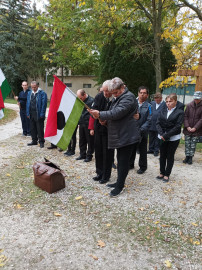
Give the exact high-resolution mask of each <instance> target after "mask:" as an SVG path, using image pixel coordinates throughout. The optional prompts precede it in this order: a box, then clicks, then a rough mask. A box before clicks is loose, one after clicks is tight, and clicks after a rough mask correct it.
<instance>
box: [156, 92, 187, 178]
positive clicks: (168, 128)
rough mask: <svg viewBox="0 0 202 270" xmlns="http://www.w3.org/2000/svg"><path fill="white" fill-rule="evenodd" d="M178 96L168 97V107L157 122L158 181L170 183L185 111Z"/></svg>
mask: <svg viewBox="0 0 202 270" xmlns="http://www.w3.org/2000/svg"><path fill="white" fill-rule="evenodd" d="M176 105H177V96H176V95H172V94H171V95H169V96H167V97H166V106H165V108H163V110H162V111H161V112H160V114H159V117H158V119H157V122H156V128H157V131H158V138H159V139H160V175H159V176H157V179H160V180H163V182H168V181H169V176H170V174H171V171H172V168H173V164H174V155H175V152H176V150H177V147H178V145H179V142H180V138H181V126H182V123H183V120H184V111H183V110H181V109H179V108H178V107H177V106H176Z"/></svg>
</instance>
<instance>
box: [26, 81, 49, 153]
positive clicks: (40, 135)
mask: <svg viewBox="0 0 202 270" xmlns="http://www.w3.org/2000/svg"><path fill="white" fill-rule="evenodd" d="M31 88H32V91H29V92H28V95H27V106H26V114H27V117H28V118H29V119H30V131H31V137H32V142H31V143H28V144H27V145H28V146H32V145H37V143H38V140H39V143H40V147H41V148H43V147H44V142H45V140H44V120H45V114H46V107H47V94H46V93H45V92H44V91H43V90H39V89H38V84H37V82H35V81H32V82H31Z"/></svg>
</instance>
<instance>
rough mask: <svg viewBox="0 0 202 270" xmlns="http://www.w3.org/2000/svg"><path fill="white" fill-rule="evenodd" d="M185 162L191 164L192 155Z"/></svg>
mask: <svg viewBox="0 0 202 270" xmlns="http://www.w3.org/2000/svg"><path fill="white" fill-rule="evenodd" d="M187 164H189V165H191V164H192V157H189V160H188V161H187Z"/></svg>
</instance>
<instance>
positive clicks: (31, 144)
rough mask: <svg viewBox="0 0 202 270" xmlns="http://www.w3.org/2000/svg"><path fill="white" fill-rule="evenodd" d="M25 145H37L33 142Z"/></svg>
mask: <svg viewBox="0 0 202 270" xmlns="http://www.w3.org/2000/svg"><path fill="white" fill-rule="evenodd" d="M27 145H28V146H32V145H37V142H33V141H32V142H31V143H28V144H27Z"/></svg>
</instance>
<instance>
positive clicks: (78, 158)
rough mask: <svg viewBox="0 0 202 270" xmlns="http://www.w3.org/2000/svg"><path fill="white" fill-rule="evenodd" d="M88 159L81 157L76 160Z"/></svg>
mask: <svg viewBox="0 0 202 270" xmlns="http://www.w3.org/2000/svg"><path fill="white" fill-rule="evenodd" d="M85 158H86V157H82V156H79V157H77V158H76V160H81V159H85Z"/></svg>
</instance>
